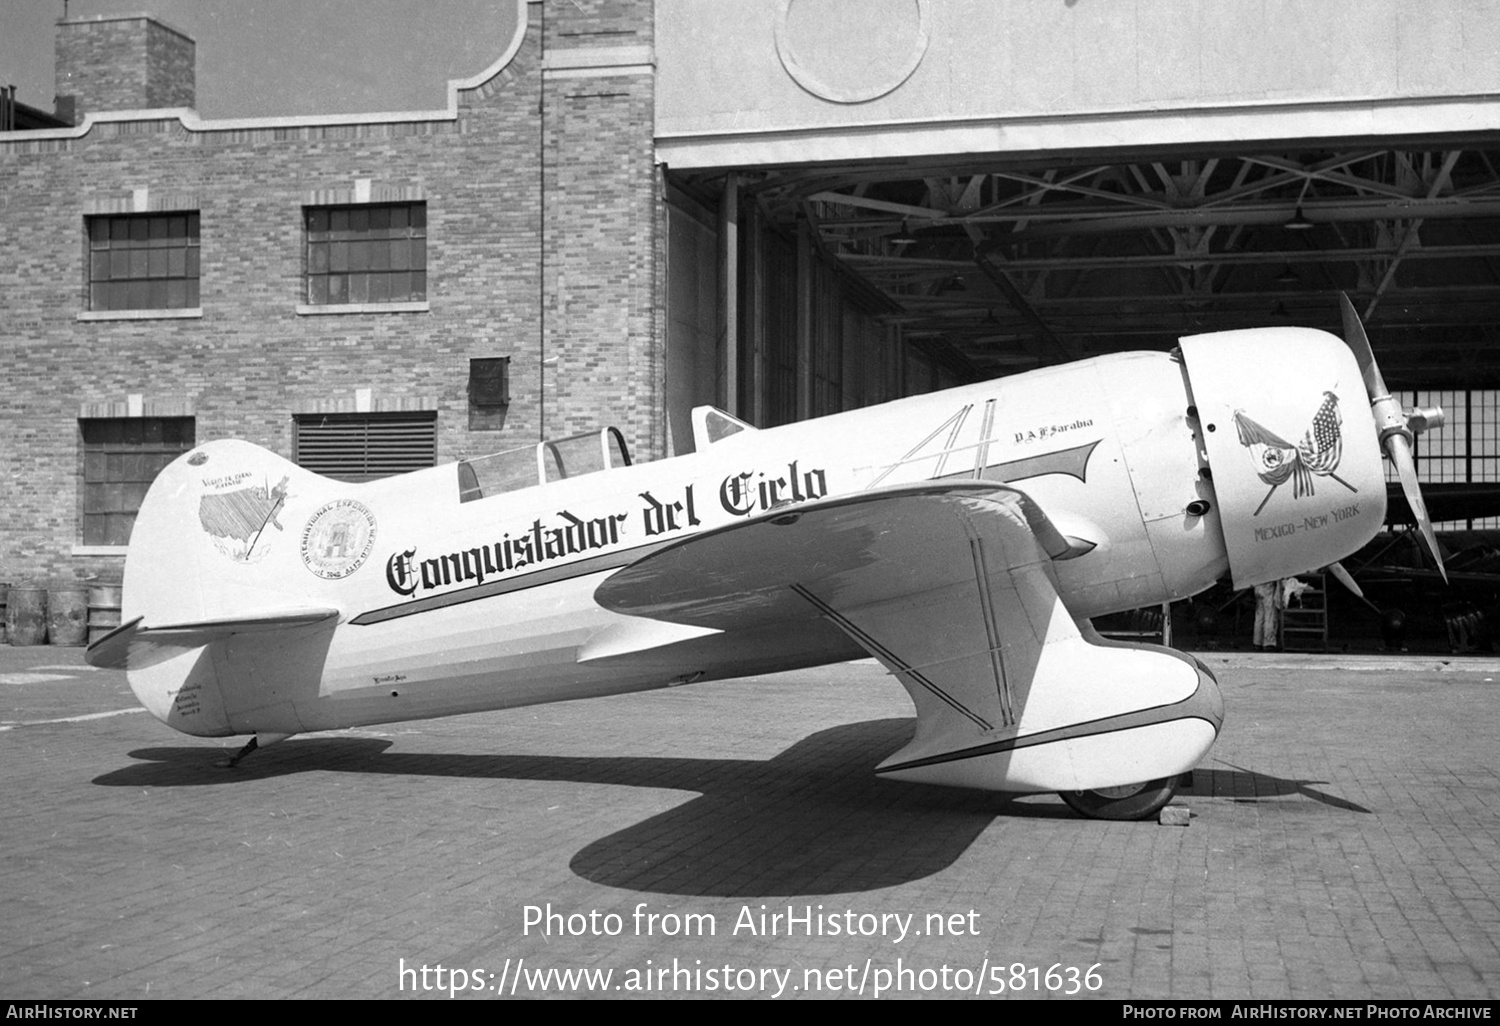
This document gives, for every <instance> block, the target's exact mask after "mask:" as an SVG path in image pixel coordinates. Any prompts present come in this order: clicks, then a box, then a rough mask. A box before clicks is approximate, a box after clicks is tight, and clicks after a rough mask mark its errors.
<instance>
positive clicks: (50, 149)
mask: <svg viewBox="0 0 1500 1026" xmlns="http://www.w3.org/2000/svg"><path fill="white" fill-rule="evenodd" d="M542 7H543V5H542V4H540V3H531V4H527V3H525V2H524V0H520V2H518V3H517V18H516V32H515V36H514V38H513V39H511V40H508V41H505V40H502V41H500V43H501V44H502V46H501V48H499V52H497V54H496V61H495V63H494V64H493V65H492V66H491V67H490V68H488V69H487V70H486V71H484V72H483V73H481V74H479V75H478V76H476V77H474V78H473V79H471V80H468V81H463V82H455V83H450V86H449V92H448V105H447V109H446V110H440V111H434V112H424V113H420V114H414V115H345V116H339V117H327V118H317V117H298V118H276V119H254V120H238V121H204V120H202V119H200V118H199V117H198V116H197V114H196V113H195V112H194V111H193V109H192V107H193V97H194V74H195V68H194V43H193V41H192V40H191V39H189V38H188V37H186V36H185V35H184V34H182V33H180V32H178V31H176V30H175V29H173V28H171V27H170V26H167V25H165V24H163V23H161V22H160V21H158V20H156V19H154V18H152V17H149V16H141V15H135V16H125V17H118V18H101V19H93V20H64V21H63V22H61V23H59V28H58V32H59V38H58V46H57V57H58V64H57V83H58V94H59V114H69V113H70V114H71V116H72V117H73V118H74V119H75V122H74V123H75V125H76V127H63V128H50V129H40V130H30V131H19V130H18V131H14V132H8V133H4V134H3V135H0V252H4V253H5V254H6V259H5V260H4V261H3V264H0V311H3V317H4V322H5V328H4V333H3V335H0V351H3V353H4V357H5V361H6V365H7V370H6V373H5V375H4V376H3V378H0V467H3V474H4V480H5V481H6V497H7V501H6V502H5V503H4V512H3V513H0V580H20V579H22V578H24V577H32V576H42V575H80V576H83V575H100V576H109V575H111V574H117V573H118V570H119V567H120V565H121V563H122V559H123V552H124V548H123V546H124V543H125V541H126V540H127V538H128V532H129V528H130V524H131V522H132V521H133V510H134V508H135V507H136V506H137V505H138V504H139V501H140V497H141V496H142V495H143V494H144V490H145V488H146V486H147V483H148V482H149V481H150V480H151V478H152V477H153V476H154V474H155V472H156V470H157V469H158V468H159V467H160V466H161V465H163V464H164V462H165V461H167V460H170V459H171V458H173V456H174V455H175V454H176V453H179V452H181V451H182V450H183V449H184V448H187V447H190V446H191V445H193V444H194V443H195V442H196V441H203V440H207V439H211V438H218V437H240V438H245V439H248V440H250V441H254V442H256V443H259V444H261V445H264V446H267V447H269V448H271V449H273V450H276V451H278V452H281V453H283V454H286V455H290V456H292V457H293V458H295V459H298V460H299V461H300V462H302V463H303V464H304V465H309V466H313V467H315V468H319V469H322V470H324V471H325V472H329V473H332V474H336V475H339V476H344V477H349V478H358V477H360V476H362V475H374V474H379V473H383V472H391V471H395V470H399V469H403V468H409V467H415V466H421V465H430V464H431V463H433V462H434V461H436V462H443V461H448V460H452V459H456V458H459V457H461V456H464V455H478V454H482V453H487V452H495V451H500V450H504V449H507V448H513V447H517V446H521V445H525V444H529V443H534V442H535V441H537V440H538V439H539V438H543V437H559V436H565V435H568V434H571V433H574V432H576V431H580V430H584V429H586V428H589V427H593V426H597V425H599V424H600V423H601V422H602V423H612V424H614V425H616V426H618V427H619V428H620V429H621V430H622V431H623V432H624V433H625V436H626V437H627V438H628V439H629V442H630V444H631V446H632V448H633V449H634V451H635V452H636V454H637V458H653V457H658V456H660V455H663V454H664V453H665V451H666V449H667V447H668V442H667V435H666V417H665V412H664V399H663V388H664V385H663V371H664V366H663V360H664V356H663V337H664V332H663V327H662V325H663V310H662V307H661V304H660V303H659V301H658V296H659V295H661V294H662V293H663V291H664V287H663V281H662V279H661V275H662V266H663V263H664V261H663V259H662V254H663V252H664V246H665V225H666V214H665V206H664V204H663V203H662V202H661V201H660V200H659V199H658V197H659V196H660V195H662V193H663V190H662V189H660V188H659V187H658V177H657V174H658V173H657V170H656V168H655V167H654V165H653V152H652V109H651V105H652V75H651V74H650V71H651V68H650V58H649V54H650V46H651V29H652V3H651V0H590V2H585V3H567V4H560V5H553V4H548V5H546V12H545V14H544V13H543V10H542ZM544 52H545V54H546V56H545V58H544V57H543V54H544ZM544 60H545V63H546V67H547V72H546V74H544V71H543V63H544ZM69 108H71V111H70V110H69ZM711 387H712V383H711V382H710V388H711ZM688 391H689V392H690V393H692V394H691V395H685V396H684V399H685V400H686V401H694V400H696V401H712V400H713V399H714V396H713V395H712V394H707V395H701V394H699V392H700V390H697V389H695V388H692V389H689V390H688Z"/></svg>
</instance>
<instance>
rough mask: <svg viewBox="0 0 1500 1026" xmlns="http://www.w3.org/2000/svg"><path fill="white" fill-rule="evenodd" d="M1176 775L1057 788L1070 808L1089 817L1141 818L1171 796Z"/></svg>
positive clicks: (1156, 811) (1160, 805)
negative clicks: (1113, 784) (1115, 784)
mask: <svg viewBox="0 0 1500 1026" xmlns="http://www.w3.org/2000/svg"><path fill="white" fill-rule="evenodd" d="M1179 779H1180V778H1178V777H1163V778H1162V779H1160V780H1148V781H1146V782H1145V783H1143V784H1126V785H1125V786H1123V787H1101V788H1098V789H1096V790H1093V791H1059V792H1058V795H1059V796H1060V797H1061V798H1062V800H1063V801H1065V802H1067V803H1068V805H1069V806H1070V807H1071V808H1072V809H1073V811H1074V812H1076V813H1078V814H1079V815H1080V816H1087V817H1088V818H1090V819H1145V818H1147V817H1148V816H1154V815H1156V814H1157V813H1158V812H1160V811H1161V810H1162V808H1163V807H1165V806H1166V804H1167V803H1168V802H1169V801H1171V800H1172V796H1173V795H1175V794H1176V793H1177V783H1178V780H1179Z"/></svg>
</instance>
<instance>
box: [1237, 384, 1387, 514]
mask: <svg viewBox="0 0 1500 1026" xmlns="http://www.w3.org/2000/svg"><path fill="white" fill-rule="evenodd" d="M1343 422H1344V421H1343V417H1342V416H1340V415H1339V398H1338V396H1336V395H1334V394H1333V393H1332V392H1324V393H1323V404H1322V405H1321V406H1319V407H1318V412H1317V413H1316V414H1314V415H1313V421H1312V425H1311V426H1310V427H1308V429H1307V433H1306V434H1304V435H1303V436H1302V441H1301V442H1298V443H1297V444H1296V445H1293V444H1292V443H1291V442H1288V441H1287V440H1286V439H1284V438H1282V437H1281V436H1280V435H1278V434H1276V433H1275V432H1274V431H1270V430H1268V429H1267V428H1265V427H1263V426H1261V425H1260V424H1258V423H1256V422H1255V421H1253V420H1251V419H1250V418H1249V417H1247V416H1245V412H1244V411H1243V410H1236V411H1235V413H1234V426H1235V429H1236V430H1237V431H1238V432H1239V436H1240V444H1241V445H1243V446H1244V447H1245V448H1246V449H1247V450H1249V452H1250V459H1251V461H1252V462H1253V463H1254V464H1255V472H1256V475H1257V476H1258V477H1259V478H1260V479H1261V480H1262V481H1264V482H1265V483H1266V484H1268V485H1270V486H1271V490H1270V491H1269V492H1267V493H1266V497H1265V499H1262V500H1261V503H1260V505H1259V506H1257V507H1256V509H1255V513H1256V515H1259V514H1260V511H1261V510H1262V509H1265V507H1266V502H1268V501H1269V500H1270V498H1271V496H1272V495H1273V494H1275V492H1276V489H1277V488H1280V487H1281V486H1282V485H1284V484H1286V482H1287V481H1288V480H1290V481H1291V482H1292V495H1293V497H1294V498H1298V499H1300V498H1302V497H1303V496H1304V495H1311V494H1313V479H1314V478H1316V477H1331V478H1333V479H1334V480H1335V481H1337V482H1338V483H1339V484H1341V485H1343V486H1344V487H1345V488H1347V489H1349V490H1350V491H1351V492H1357V491H1358V489H1357V488H1355V487H1354V486H1353V485H1351V484H1350V483H1349V482H1348V481H1345V480H1344V479H1343V478H1341V477H1339V476H1338V474H1336V473H1334V471H1336V470H1338V467H1339V460H1340V459H1342V458H1343V455H1344V437H1343V432H1342V431H1341V428H1342V427H1343Z"/></svg>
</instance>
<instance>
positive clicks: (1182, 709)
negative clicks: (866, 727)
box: [595, 481, 1218, 790]
mask: <svg viewBox="0 0 1500 1026" xmlns="http://www.w3.org/2000/svg"><path fill="white" fill-rule="evenodd" d="M1068 551H1069V546H1068V542H1067V540H1066V539H1065V538H1063V537H1062V536H1061V535H1060V533H1059V532H1058V531H1057V530H1056V529H1055V528H1054V527H1053V526H1052V523H1051V521H1050V520H1049V519H1048V518H1047V516H1046V515H1045V513H1044V512H1043V511H1042V510H1041V509H1040V508H1039V507H1038V506H1037V504H1036V503H1035V502H1033V501H1032V500H1031V499H1030V497H1028V496H1027V495H1026V494H1025V493H1023V492H1021V491H1019V490H1017V489H1015V488H1011V487H1007V486H1003V485H996V484H994V483H992V482H983V481H965V482H943V483H929V484H923V485H913V486H900V487H896V488H890V489H880V490H872V491H869V492H864V493H861V494H858V495H854V496H845V497H841V498H838V499H833V500H825V501H820V502H816V503H804V504H800V505H796V506H791V507H787V508H786V509H784V510H776V511H772V512H771V513H769V514H765V515H762V516H760V517H757V518H754V519H751V520H747V521H744V522H742V523H739V524H735V525H731V526H729V527H726V528H721V529H718V530H716V531H710V532H707V533H705V534H701V535H697V536H694V537H692V538H688V539H685V540H684V541H682V542H680V543H678V544H676V545H674V546H670V547H667V548H664V549H661V550H658V551H657V552H655V553H653V554H651V555H648V556H645V557H643V558H642V559H641V560H639V561H638V562H636V563H634V564H632V565H631V566H628V567H626V568H624V569H622V570H620V571H619V572H617V573H615V574H614V575H613V576H611V577H610V578H609V579H608V580H606V581H605V582H604V583H603V584H602V585H600V587H599V588H598V590H597V591H596V593H595V598H596V600H597V601H598V602H599V603H600V604H601V605H603V606H604V607H605V608H607V609H611V610H614V611H616V612H620V613H627V614H632V615H636V616H645V617H652V618H655V619H659V620H666V621H670V622H673V623H680V624H689V625H692V626H695V627H706V628H714V629H719V630H738V629H745V628H752V627H765V626H767V625H771V624H775V623H778V622H790V621H795V620H797V619H801V618H808V617H823V618H825V619H827V620H828V621H830V622H832V623H833V624H835V625H836V626H838V627H839V628H840V629H841V630H843V631H844V632H845V633H846V634H848V635H849V636H850V637H851V638H853V639H854V640H855V641H856V642H858V643H859V645H860V646H862V647H863V648H864V649H865V651H867V652H869V653H870V654H871V655H873V656H875V657H876V658H877V659H878V660H880V662H881V663H883V664H884V665H885V666H886V668H887V669H888V670H889V671H890V672H891V673H893V674H894V675H895V676H896V677H897V678H898V679H899V680H900V681H901V683H902V684H903V685H904V686H905V687H906V689H907V691H908V692H909V693H910V695H911V698H912V701H913V703H914V704H915V706H916V710H917V715H918V724H917V731H916V736H915V738H914V739H913V741H912V742H911V744H909V745H908V746H907V747H906V748H905V749H903V750H902V751H900V752H898V753H897V754H896V755H894V756H892V757H891V758H890V759H888V760H887V761H886V762H885V763H884V764H882V766H881V767H880V769H881V771H883V772H896V771H903V772H899V773H897V775H901V776H908V777H914V778H916V779H928V780H934V781H936V782H946V783H965V782H968V783H973V782H975V781H974V779H973V775H974V773H979V774H980V776H981V777H983V778H984V780H985V781H986V786H995V783H994V781H995V779H996V776H995V774H996V773H997V772H998V773H1000V774H1001V776H1003V777H1004V781H1003V782H1004V783H1005V784H1007V785H1009V786H1011V787H1012V788H1013V789H1015V790H1026V789H1028V788H1035V789H1038V790H1053V789H1071V788H1084V787H1098V786H1105V784H1108V783H1112V782H1118V779H1119V774H1120V772H1121V766H1120V765H1111V766H1110V768H1109V770H1108V776H1109V780H1107V781H1104V780H1103V777H1102V776H1100V774H1099V773H1098V772H1096V771H1095V770H1093V769H1090V768H1086V766H1090V765H1092V763H1093V761H1096V760H1093V761H1091V760H1074V759H1073V758H1072V756H1063V757H1062V758H1061V760H1060V761H1059V760H1058V759H1053V760H1051V762H1049V763H1048V765H1047V766H1046V767H1043V768H1041V769H1038V770H1036V771H1035V772H1032V771H1031V770H1027V771H1025V772H1023V773H1021V774H1020V776H1019V778H1018V777H1017V774H1016V773H1015V772H1013V770H1014V767H1012V766H1010V765H1009V764H1010V762H1011V761H1012V759H1011V756H1012V755H1013V754H1014V752H1015V751H1016V750H1018V749H1020V748H1023V747H1029V746H1032V745H1045V744H1048V743H1050V742H1051V741H1054V740H1069V739H1076V738H1078V737H1080V736H1083V735H1094V734H1100V733H1105V734H1107V733H1112V732H1116V731H1128V730H1130V729H1133V728H1136V727H1144V726H1148V725H1149V724H1151V723H1154V722H1159V721H1160V720H1162V719H1164V718H1167V719H1171V718H1178V717H1179V714H1181V715H1189V716H1192V717H1197V718H1200V719H1203V720H1206V721H1208V722H1209V723H1211V724H1212V727H1213V729H1215V730H1216V729H1217V725H1218V723H1217V714H1216V712H1215V711H1214V710H1212V709H1206V710H1197V711H1189V707H1190V706H1191V705H1192V700H1193V696H1194V695H1195V694H1197V693H1198V690H1199V689H1198V685H1199V683H1200V680H1199V676H1198V672H1197V669H1196V668H1195V666H1194V664H1193V663H1192V662H1191V660H1190V659H1189V658H1188V657H1185V656H1177V655H1175V654H1168V653H1165V652H1164V651H1160V650H1156V651H1149V650H1139V649H1134V648H1127V647H1125V646H1111V645H1108V644H1107V643H1097V644H1096V642H1098V640H1099V639H1098V638H1097V635H1092V631H1091V629H1089V628H1087V626H1086V622H1085V628H1084V629H1085V630H1088V631H1089V633H1090V634H1091V635H1092V637H1091V638H1086V637H1085V636H1084V635H1083V633H1081V632H1080V629H1079V626H1078V624H1077V623H1075V621H1074V619H1073V617H1072V615H1071V614H1070V613H1069V611H1068V609H1067V608H1066V606H1065V605H1064V603H1063V601H1062V599H1061V598H1060V597H1059V595H1058V591H1057V586H1056V583H1055V580H1054V577H1053V573H1052V566H1051V560H1052V556H1051V555H1049V552H1051V553H1054V554H1056V555H1059V556H1061V555H1065V554H1066V553H1067V552H1068ZM1215 694H1216V693H1215ZM1143 709H1145V710H1149V712H1147V713H1143V712H1142V710H1143ZM1164 709H1176V710H1177V711H1176V712H1168V713H1162V710H1164ZM1210 737H1211V734H1210ZM1064 747H1066V746H1064ZM1146 747H1148V746H1143V745H1141V744H1139V743H1137V744H1136V745H1134V746H1132V747H1131V750H1132V751H1134V750H1136V749H1139V750H1140V753H1139V754H1141V755H1142V759H1141V766H1140V772H1141V774H1142V775H1140V776H1130V775H1128V773H1127V775H1126V776H1125V778H1124V779H1135V780H1139V779H1148V778H1154V777H1158V776H1162V775H1164V774H1163V773H1160V772H1155V767H1154V765H1152V764H1151V762H1150V759H1149V758H1146V757H1144V756H1145V748H1146ZM995 757H999V758H998V761H997V759H996V758H995ZM1120 758H1122V759H1123V760H1124V763H1125V769H1126V770H1127V771H1128V770H1129V769H1130V766H1129V764H1130V761H1131V758H1133V756H1132V755H1131V754H1130V752H1129V751H1127V752H1126V753H1125V754H1123V755H1122V756H1120ZM970 760H973V761H974V762H975V763H983V764H984V766H983V768H982V769H981V768H979V767H978V766H977V765H960V764H964V763H968V762H970ZM1033 762H1036V760H1033ZM935 767H936V768H939V769H938V770H936V771H933V772H915V771H927V770H933V769H934V768H935ZM904 771H914V772H904ZM1173 772H1177V771H1173ZM1148 774H1149V776H1148ZM1101 781H1103V783H1101Z"/></svg>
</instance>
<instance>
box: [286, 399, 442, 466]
mask: <svg viewBox="0 0 1500 1026" xmlns="http://www.w3.org/2000/svg"><path fill="white" fill-rule="evenodd" d="M293 427H294V430H293V433H292V459H294V460H295V461H296V462H297V463H298V464H299V465H300V466H303V467H306V468H307V469H308V470H311V471H313V472H314V473H317V474H322V475H323V476H324V477H331V478H334V479H336V480H339V481H371V480H374V479H375V478H377V477H389V476H390V475H392V474H405V473H407V472H408V471H412V470H421V469H422V468H424V467H433V466H436V465H437V414H436V413H313V414H299V415H298V416H297V417H296V418H295V420H294V425H293Z"/></svg>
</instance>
